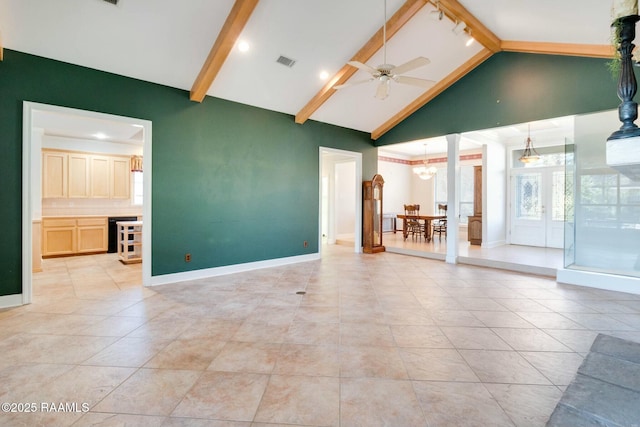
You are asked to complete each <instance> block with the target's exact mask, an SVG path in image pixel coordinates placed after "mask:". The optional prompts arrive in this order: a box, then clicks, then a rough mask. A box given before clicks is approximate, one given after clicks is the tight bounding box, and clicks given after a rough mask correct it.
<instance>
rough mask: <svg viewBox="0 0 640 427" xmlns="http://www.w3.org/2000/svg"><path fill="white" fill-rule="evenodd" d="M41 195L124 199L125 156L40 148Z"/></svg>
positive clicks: (128, 189) (128, 188)
mask: <svg viewBox="0 0 640 427" xmlns="http://www.w3.org/2000/svg"><path fill="white" fill-rule="evenodd" d="M42 164H43V168H42V171H43V173H42V181H43V182H42V189H43V191H42V197H43V198H45V199H46V198H97V199H128V198H129V197H130V196H131V178H130V177H131V169H130V166H129V164H130V158H129V157H128V156H111V155H99V154H92V153H77V152H66V151H57V150H43V151H42Z"/></svg>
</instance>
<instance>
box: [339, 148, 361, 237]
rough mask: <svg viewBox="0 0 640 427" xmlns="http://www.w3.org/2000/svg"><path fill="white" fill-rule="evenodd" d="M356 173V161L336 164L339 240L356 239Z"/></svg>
mask: <svg viewBox="0 0 640 427" xmlns="http://www.w3.org/2000/svg"><path fill="white" fill-rule="evenodd" d="M355 173H356V162H354V161H348V162H342V163H336V165H335V174H336V175H335V179H336V181H335V182H336V186H335V189H336V198H335V212H336V218H335V220H336V237H337V238H341V237H342V238H345V237H349V238H353V237H354V236H353V233H354V229H355V216H356V212H355V205H354V203H353V201H354V200H355V199H356V183H355V180H354V179H353V177H354V176H355Z"/></svg>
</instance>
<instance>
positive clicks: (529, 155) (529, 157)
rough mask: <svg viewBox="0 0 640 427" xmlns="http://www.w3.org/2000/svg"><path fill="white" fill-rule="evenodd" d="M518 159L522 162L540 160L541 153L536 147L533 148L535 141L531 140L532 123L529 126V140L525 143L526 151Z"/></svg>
mask: <svg viewBox="0 0 640 427" xmlns="http://www.w3.org/2000/svg"><path fill="white" fill-rule="evenodd" d="M518 160H520V161H521V162H522V163H535V162H537V161H538V160H540V155H539V154H538V152H537V151H536V149H535V148H533V141H532V140H531V125H528V126H527V141H526V143H525V147H524V152H523V153H522V156H520V158H519V159H518Z"/></svg>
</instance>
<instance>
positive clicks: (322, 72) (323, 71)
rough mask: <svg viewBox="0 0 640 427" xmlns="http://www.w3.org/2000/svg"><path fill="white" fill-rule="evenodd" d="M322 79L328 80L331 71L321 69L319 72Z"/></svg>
mask: <svg viewBox="0 0 640 427" xmlns="http://www.w3.org/2000/svg"><path fill="white" fill-rule="evenodd" d="M319 77H320V80H327V79H328V78H329V73H328V72H327V71H325V70H322V71H320V74H319Z"/></svg>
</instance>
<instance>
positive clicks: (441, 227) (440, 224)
mask: <svg viewBox="0 0 640 427" xmlns="http://www.w3.org/2000/svg"><path fill="white" fill-rule="evenodd" d="M438 214H439V215H446V214H447V205H442V204H438ZM436 233H437V234H438V240H440V241H442V235H443V234H444V235H445V236H446V235H447V220H446V218H445V219H436V220H435V221H433V237H434V238H435V237H436Z"/></svg>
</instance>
